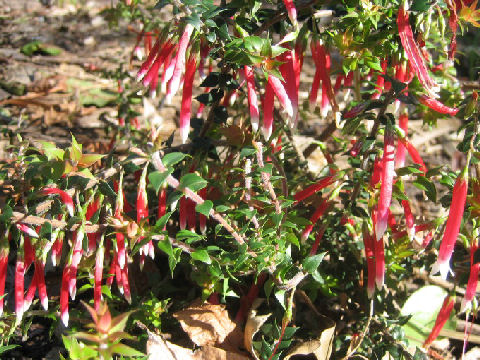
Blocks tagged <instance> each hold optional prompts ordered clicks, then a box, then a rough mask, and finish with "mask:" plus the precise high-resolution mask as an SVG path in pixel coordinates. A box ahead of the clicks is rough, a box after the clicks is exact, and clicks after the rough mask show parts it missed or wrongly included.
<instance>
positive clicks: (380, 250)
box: [372, 210, 385, 289]
mask: <svg viewBox="0 0 480 360" xmlns="http://www.w3.org/2000/svg"><path fill="white" fill-rule="evenodd" d="M377 221H378V214H377V211H376V210H374V211H373V213H372V222H373V228H374V229H375V228H376V227H377V224H378V223H377ZM374 237H376V238H377V239H378V235H377V234H375V230H374ZM373 246H374V251H375V283H376V284H377V288H378V289H381V288H382V287H383V284H384V282H385V250H384V245H383V237H380V240H377V241H375V240H373Z"/></svg>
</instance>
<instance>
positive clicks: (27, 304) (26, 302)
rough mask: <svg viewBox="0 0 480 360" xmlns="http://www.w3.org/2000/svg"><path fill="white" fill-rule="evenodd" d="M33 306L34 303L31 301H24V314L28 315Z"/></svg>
mask: <svg viewBox="0 0 480 360" xmlns="http://www.w3.org/2000/svg"><path fill="white" fill-rule="evenodd" d="M31 305H32V301H31V300H24V301H23V310H22V312H23V313H26V312H27V311H28V309H30V306H31Z"/></svg>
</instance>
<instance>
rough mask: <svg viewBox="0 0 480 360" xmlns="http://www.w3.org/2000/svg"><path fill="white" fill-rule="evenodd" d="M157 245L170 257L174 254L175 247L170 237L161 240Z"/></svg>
mask: <svg viewBox="0 0 480 360" xmlns="http://www.w3.org/2000/svg"><path fill="white" fill-rule="evenodd" d="M157 246H158V248H159V249H160V250H162V251H163V252H164V253H165V254H167V255H168V256H169V257H170V256H173V248H172V244H171V243H170V240H169V239H165V240H161V241H159V242H158V244H157Z"/></svg>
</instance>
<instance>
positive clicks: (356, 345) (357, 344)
mask: <svg viewBox="0 0 480 360" xmlns="http://www.w3.org/2000/svg"><path fill="white" fill-rule="evenodd" d="M372 317H373V299H372V300H370V312H369V314H368V320H367V323H366V324H365V328H364V329H363V331H362V333H361V334H360V335H359V338H358V340H357V343H356V344H355V346H354V347H353V349H351V350H350V352H349V353H347V355H345V356H344V357H343V358H342V360H347V359H348V358H349V357H351V356H352V355H354V354H355V353H356V352H357V350H358V348H359V347H360V345H362V342H363V339H364V338H365V336H366V335H367V333H368V329H369V328H370V323H371V322H372Z"/></svg>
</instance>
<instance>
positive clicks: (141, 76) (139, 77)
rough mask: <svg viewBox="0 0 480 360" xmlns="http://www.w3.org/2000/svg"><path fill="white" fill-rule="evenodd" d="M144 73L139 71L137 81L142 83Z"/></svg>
mask: <svg viewBox="0 0 480 360" xmlns="http://www.w3.org/2000/svg"><path fill="white" fill-rule="evenodd" d="M146 73H147V72H146V71H139V72H138V73H137V76H136V79H137V81H142V79H143V77H144V76H145V74H146Z"/></svg>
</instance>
